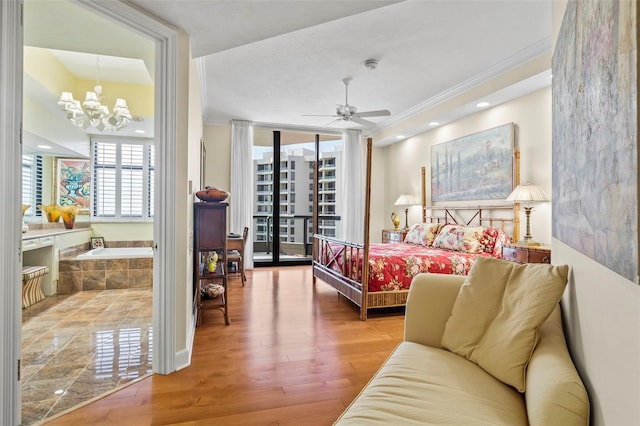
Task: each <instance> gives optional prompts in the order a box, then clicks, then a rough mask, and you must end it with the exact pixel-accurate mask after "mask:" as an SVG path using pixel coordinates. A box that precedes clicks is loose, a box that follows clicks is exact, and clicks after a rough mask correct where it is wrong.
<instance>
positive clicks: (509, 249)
mask: <svg viewBox="0 0 640 426" xmlns="http://www.w3.org/2000/svg"><path fill="white" fill-rule="evenodd" d="M502 258H503V259H504V260H509V261H511V262H517V263H551V249H550V248H549V247H544V246H517V245H509V244H505V245H504V246H503V247H502Z"/></svg>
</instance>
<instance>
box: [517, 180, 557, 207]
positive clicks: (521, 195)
mask: <svg viewBox="0 0 640 426" xmlns="http://www.w3.org/2000/svg"><path fill="white" fill-rule="evenodd" d="M507 201H513V202H516V203H519V202H527V203H528V202H535V201H549V197H547V194H545V193H544V191H543V190H542V188H540V187H539V186H538V185H533V184H531V183H529V182H527V183H526V184H525V185H518V186H516V188H515V189H514V190H513V192H512V193H511V194H509V196H508V197H507Z"/></svg>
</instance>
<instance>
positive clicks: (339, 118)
mask: <svg viewBox="0 0 640 426" xmlns="http://www.w3.org/2000/svg"><path fill="white" fill-rule="evenodd" d="M340 120H342V117H338V118H336V119H335V120H331V121H330V122H328V123H327V124H325V125H324V126H322V127H328V126H329V125H331V124H333V123H335V122H336V121H340Z"/></svg>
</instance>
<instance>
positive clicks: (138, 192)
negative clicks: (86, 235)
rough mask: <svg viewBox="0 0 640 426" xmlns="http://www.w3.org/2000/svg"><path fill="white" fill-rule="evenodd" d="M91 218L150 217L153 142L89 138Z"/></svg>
mask: <svg viewBox="0 0 640 426" xmlns="http://www.w3.org/2000/svg"><path fill="white" fill-rule="evenodd" d="M92 152H93V179H94V181H93V182H94V184H93V204H92V215H93V217H94V218H112V219H113V220H122V221H126V220H131V219H135V218H138V219H143V220H149V219H151V218H152V217H153V173H154V155H153V144H152V143H151V142H150V141H146V142H140V141H133V140H121V139H117V140H116V139H105V140H101V139H92Z"/></svg>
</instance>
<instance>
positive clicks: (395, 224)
mask: <svg viewBox="0 0 640 426" xmlns="http://www.w3.org/2000/svg"><path fill="white" fill-rule="evenodd" d="M391 222H393V230H394V231H399V230H400V228H398V227H399V226H400V217H399V216H398V215H397V214H396V212H393V213H391Z"/></svg>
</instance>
